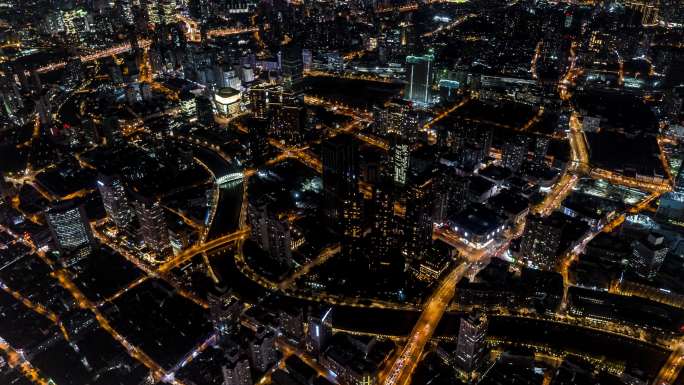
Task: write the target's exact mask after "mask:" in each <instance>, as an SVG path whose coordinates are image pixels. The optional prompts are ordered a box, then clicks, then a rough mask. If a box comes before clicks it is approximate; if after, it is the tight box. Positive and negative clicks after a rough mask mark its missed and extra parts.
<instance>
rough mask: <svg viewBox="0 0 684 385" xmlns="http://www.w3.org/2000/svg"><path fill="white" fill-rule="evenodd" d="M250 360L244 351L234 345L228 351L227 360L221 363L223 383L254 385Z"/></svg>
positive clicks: (224, 384)
mask: <svg viewBox="0 0 684 385" xmlns="http://www.w3.org/2000/svg"><path fill="white" fill-rule="evenodd" d="M250 370H251V369H250V367H249V361H247V357H246V356H245V355H244V354H243V353H242V351H241V350H240V349H239V348H238V347H237V346H233V347H231V348H230V349H229V350H228V351H226V355H225V362H224V363H223V365H221V373H222V374H223V385H252V384H253V382H252V374H251V371H250Z"/></svg>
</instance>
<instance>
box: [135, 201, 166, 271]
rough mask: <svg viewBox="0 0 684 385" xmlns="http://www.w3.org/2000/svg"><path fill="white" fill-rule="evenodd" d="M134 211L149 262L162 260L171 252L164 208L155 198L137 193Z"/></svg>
mask: <svg viewBox="0 0 684 385" xmlns="http://www.w3.org/2000/svg"><path fill="white" fill-rule="evenodd" d="M135 211H136V215H137V217H138V223H139V224H140V235H141V237H142V240H143V242H144V244H145V247H146V249H147V252H148V256H149V257H148V258H149V262H155V263H156V262H160V261H163V260H164V259H165V258H166V257H168V256H169V255H170V254H171V242H170V241H169V230H168V225H167V223H166V216H165V215H164V209H163V208H162V207H161V204H160V203H159V201H158V200H157V199H154V198H152V197H148V196H144V195H141V194H138V195H137V196H136V201H135Z"/></svg>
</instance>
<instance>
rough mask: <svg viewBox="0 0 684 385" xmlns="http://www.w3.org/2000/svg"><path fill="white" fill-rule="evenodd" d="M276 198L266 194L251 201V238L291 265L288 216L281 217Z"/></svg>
mask: <svg viewBox="0 0 684 385" xmlns="http://www.w3.org/2000/svg"><path fill="white" fill-rule="evenodd" d="M275 203H276V199H275V197H273V196H272V195H264V196H262V197H259V199H257V200H256V201H254V202H251V201H250V202H249V205H248V207H247V215H248V218H249V223H250V225H251V238H252V240H253V241H254V242H256V243H257V245H258V246H259V248H261V249H262V250H264V251H266V252H267V253H268V254H269V255H270V256H271V258H273V259H275V260H277V261H278V262H280V263H281V264H283V265H291V264H292V263H293V261H292V236H291V231H290V223H289V222H288V220H287V218H280V216H279V214H280V213H279V212H278V211H277V209H276V207H275Z"/></svg>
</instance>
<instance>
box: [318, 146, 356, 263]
mask: <svg viewBox="0 0 684 385" xmlns="http://www.w3.org/2000/svg"><path fill="white" fill-rule="evenodd" d="M321 158H322V163H323V189H324V191H323V193H324V197H323V200H324V202H323V205H324V212H325V216H326V218H327V220H328V221H329V224H330V225H331V226H332V228H333V229H334V230H335V231H338V232H339V233H340V234H342V254H343V256H344V257H345V259H347V260H356V258H357V257H358V256H359V254H360V247H361V237H362V235H363V234H362V231H363V229H362V215H363V207H362V204H363V197H362V195H361V193H360V192H359V186H358V181H359V154H358V143H357V142H356V141H355V139H354V137H352V136H351V135H346V134H341V135H338V136H336V137H334V138H331V139H329V140H327V141H325V142H323V144H322V145H321Z"/></svg>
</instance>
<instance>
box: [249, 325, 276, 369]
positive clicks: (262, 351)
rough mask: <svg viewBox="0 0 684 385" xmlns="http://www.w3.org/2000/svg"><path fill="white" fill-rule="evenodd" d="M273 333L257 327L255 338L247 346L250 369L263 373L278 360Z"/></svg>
mask: <svg viewBox="0 0 684 385" xmlns="http://www.w3.org/2000/svg"><path fill="white" fill-rule="evenodd" d="M275 338H276V336H275V333H274V332H273V331H272V330H269V329H266V328H264V327H259V328H258V329H257V331H256V336H255V338H254V340H252V342H251V344H250V346H249V353H250V359H251V362H252V367H253V368H254V369H256V370H258V371H260V372H265V371H266V370H268V368H270V367H271V365H273V364H274V363H275V362H276V360H277V359H278V356H277V353H276V346H275Z"/></svg>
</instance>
